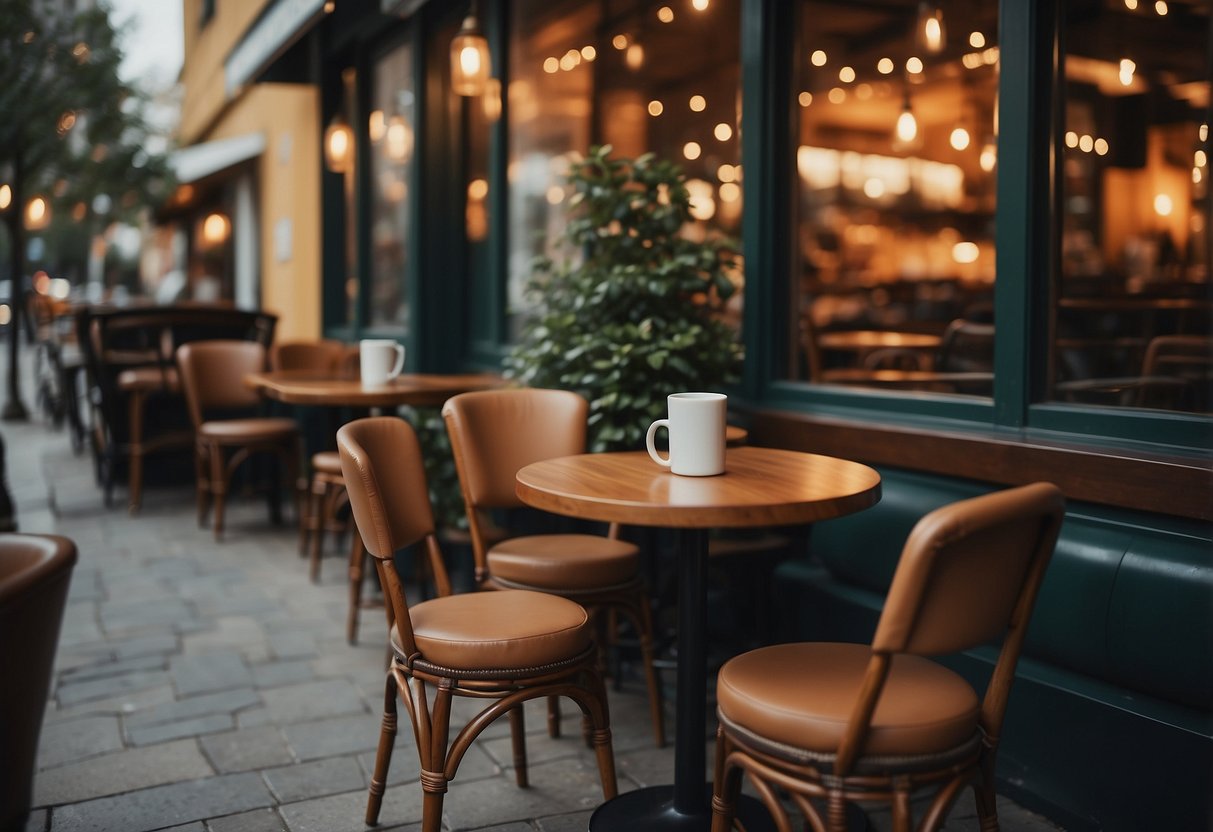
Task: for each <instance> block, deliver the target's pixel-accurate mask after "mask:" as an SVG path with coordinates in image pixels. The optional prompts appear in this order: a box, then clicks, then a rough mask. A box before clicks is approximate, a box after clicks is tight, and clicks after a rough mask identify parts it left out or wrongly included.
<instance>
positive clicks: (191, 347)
mask: <svg viewBox="0 0 1213 832" xmlns="http://www.w3.org/2000/svg"><path fill="white" fill-rule="evenodd" d="M177 365H178V367H179V369H180V371H181V388H182V390H183V391H184V392H185V400H186V403H187V405H188V406H189V411H190V419H191V420H192V421H193V423H194V428H195V429H197V427H198V426H199V425H201V424H202V422H203V421H205V418H206V414H207V412H208V411H211V410H229V411H230V410H239V409H242V408H252V407H256V406H257V403H258V402H259V401H260V399H259V397H258V395H257V391H256V390H253V389H251V388H249V387H247V386H246V385H245V383H244V377H245V375H247V374H248V373H256V372H260V371H262V370H264V369H265V347H263V346H262V345H261V344H259V343H257V342H256V341H197V342H194V343H191V344H183V345H182V346H181V348H180V349H179V350H177Z"/></svg>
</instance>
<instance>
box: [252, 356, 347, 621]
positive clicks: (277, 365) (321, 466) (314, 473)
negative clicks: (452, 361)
mask: <svg viewBox="0 0 1213 832" xmlns="http://www.w3.org/2000/svg"><path fill="white" fill-rule="evenodd" d="M349 351H350V347H349V345H347V344H345V343H342V342H341V341H332V340H327V339H325V340H320V341H287V342H284V343H275V344H274V345H273V346H272V347H271V348H270V367H271V368H273V370H274V371H275V372H278V371H288V372H289V371H306V370H312V371H315V372H321V373H323V372H329V373H335V372H337V370H338V369H339V368H340V367H341V365H342V363H343V362H344V361H345V360H346V357H347V355H348V354H349ZM302 488H303V490H304V492H305V497H304V501H303V506H304V511H303V512H302V513H301V515H300V518H299V553H300V554H304V555H310V564H309V573H310V575H311V578H312V583H315V582H317V581H319V580H320V554H321V550H322V549H323V547H324V533H325V532H326V531H333V532H338V533H339V532H341V531H343V530H344V529H345V524H344V523H342V522H340V521H339V520H338V517H337V513H338V511H339V510H340V508H341V506H342V505H344V504H345V502H346V497H345V480H344V479H342V477H341V460H340V459H339V458H338V457H337V452H336V451H318V452H316V453H314V454H312V459H311V476H310V478H309V479H308V481H307V483H306V484H302ZM351 643H352V641H351Z"/></svg>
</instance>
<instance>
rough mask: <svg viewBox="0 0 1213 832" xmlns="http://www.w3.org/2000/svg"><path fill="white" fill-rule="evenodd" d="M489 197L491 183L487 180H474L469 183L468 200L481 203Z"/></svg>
mask: <svg viewBox="0 0 1213 832" xmlns="http://www.w3.org/2000/svg"><path fill="white" fill-rule="evenodd" d="M488 195H489V183H488V180H486V179H473V180H472V181H471V182H469V183H468V199H470V200H472V201H473V202H479V201H480V200H482V199H484V198H485V197H486V196H488Z"/></svg>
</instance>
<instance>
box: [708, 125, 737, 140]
mask: <svg viewBox="0 0 1213 832" xmlns="http://www.w3.org/2000/svg"><path fill="white" fill-rule="evenodd" d="M712 135H713V136H715V137H716V140H717V141H721V142H727V141H728V140H729V139H731V138H733V128H732V127H731V126H729V125H728V124H725V123H724V122H723V121H722V122H720V123H719V124H717V125H716V127H715V128H714V129H713V130H712Z"/></svg>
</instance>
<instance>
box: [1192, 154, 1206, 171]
mask: <svg viewBox="0 0 1213 832" xmlns="http://www.w3.org/2000/svg"><path fill="white" fill-rule="evenodd" d="M1208 161H1209V157H1208V156H1207V155H1206V154H1205V152H1204V151H1203V150H1198V151H1196V152H1195V153H1194V154H1192V164H1194V165H1196V167H1198V168H1203V167H1204V166H1205V165H1206V164H1207V163H1208Z"/></svg>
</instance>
